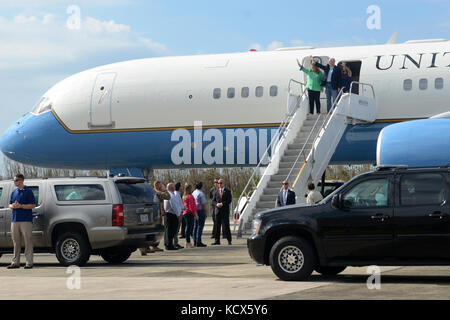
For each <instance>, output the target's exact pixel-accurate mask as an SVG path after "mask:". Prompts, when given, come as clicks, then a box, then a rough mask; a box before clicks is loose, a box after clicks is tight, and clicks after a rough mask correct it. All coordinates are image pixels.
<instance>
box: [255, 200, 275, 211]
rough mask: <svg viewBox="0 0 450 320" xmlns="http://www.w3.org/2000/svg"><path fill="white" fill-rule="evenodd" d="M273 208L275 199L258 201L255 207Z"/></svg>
mask: <svg viewBox="0 0 450 320" xmlns="http://www.w3.org/2000/svg"><path fill="white" fill-rule="evenodd" d="M273 208H275V200H272V201H258V203H257V204H256V209H273Z"/></svg>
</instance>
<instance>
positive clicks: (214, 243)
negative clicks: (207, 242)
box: [211, 242, 220, 246]
mask: <svg viewBox="0 0 450 320" xmlns="http://www.w3.org/2000/svg"><path fill="white" fill-rule="evenodd" d="M211 245H212V246H220V242H213V243H211Z"/></svg>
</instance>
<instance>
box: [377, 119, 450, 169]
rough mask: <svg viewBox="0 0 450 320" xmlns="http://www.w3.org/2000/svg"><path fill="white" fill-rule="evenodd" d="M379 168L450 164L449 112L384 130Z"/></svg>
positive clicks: (379, 150)
mask: <svg viewBox="0 0 450 320" xmlns="http://www.w3.org/2000/svg"><path fill="white" fill-rule="evenodd" d="M377 165H379V166H382V165H384V166H387V165H407V166H409V167H427V166H446V165H450V112H447V113H443V114H439V115H437V116H434V117H432V118H429V119H424V120H415V121H408V122H402V123H396V124H393V125H390V126H387V127H385V128H384V129H383V130H382V131H381V132H380V135H379V136H378V145H377Z"/></svg>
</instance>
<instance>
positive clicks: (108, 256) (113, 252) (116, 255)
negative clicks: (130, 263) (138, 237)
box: [100, 247, 136, 264]
mask: <svg viewBox="0 0 450 320" xmlns="http://www.w3.org/2000/svg"><path fill="white" fill-rule="evenodd" d="M134 251H136V248H127V247H113V248H107V249H104V250H102V251H101V253H100V255H101V256H102V258H103V260H105V261H106V262H108V263H111V264H119V263H123V262H125V261H127V260H128V258H129V257H130V256H131V254H132V253H133V252H134Z"/></svg>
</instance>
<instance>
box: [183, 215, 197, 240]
mask: <svg viewBox="0 0 450 320" xmlns="http://www.w3.org/2000/svg"><path fill="white" fill-rule="evenodd" d="M183 220H185V222H186V229H185V235H186V242H187V243H191V236H192V237H193V231H194V220H195V218H194V215H193V214H192V213H191V212H189V213H186V214H185V215H184V216H183ZM194 241H195V239H194Z"/></svg>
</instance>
